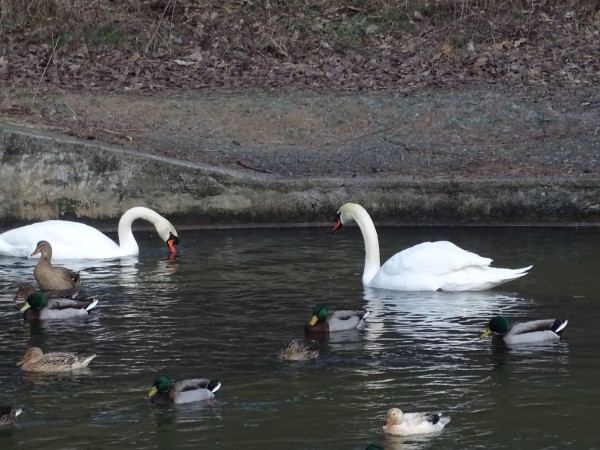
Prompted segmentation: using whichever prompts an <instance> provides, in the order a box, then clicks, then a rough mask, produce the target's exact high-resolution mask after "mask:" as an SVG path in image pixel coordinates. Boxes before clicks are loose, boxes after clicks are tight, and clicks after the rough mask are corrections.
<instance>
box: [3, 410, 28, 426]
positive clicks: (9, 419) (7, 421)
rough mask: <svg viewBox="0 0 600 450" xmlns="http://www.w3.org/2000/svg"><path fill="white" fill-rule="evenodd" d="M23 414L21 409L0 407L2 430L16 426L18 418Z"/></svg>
mask: <svg viewBox="0 0 600 450" xmlns="http://www.w3.org/2000/svg"><path fill="white" fill-rule="evenodd" d="M22 412H23V409H21V408H13V407H12V406H0V428H3V427H10V426H13V425H16V423H17V417H18V416H19V415H20V414H21V413H22Z"/></svg>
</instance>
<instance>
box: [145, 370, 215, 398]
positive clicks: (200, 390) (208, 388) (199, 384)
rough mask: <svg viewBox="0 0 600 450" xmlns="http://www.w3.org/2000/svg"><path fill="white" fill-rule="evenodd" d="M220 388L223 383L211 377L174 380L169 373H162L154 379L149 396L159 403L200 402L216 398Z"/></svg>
mask: <svg viewBox="0 0 600 450" xmlns="http://www.w3.org/2000/svg"><path fill="white" fill-rule="evenodd" d="M220 388H221V383H219V382H218V381H217V380H211V379H209V378H191V379H185V380H179V381H172V380H171V379H170V378H169V377H168V376H167V375H160V376H158V377H157V378H156V379H155V380H154V384H153V386H152V389H150V392H148V397H150V401H151V402H152V403H155V404H158V405H168V404H180V403H189V402H198V401H202V400H210V399H211V398H214V396H215V392H217V391H218V390H219V389H220Z"/></svg>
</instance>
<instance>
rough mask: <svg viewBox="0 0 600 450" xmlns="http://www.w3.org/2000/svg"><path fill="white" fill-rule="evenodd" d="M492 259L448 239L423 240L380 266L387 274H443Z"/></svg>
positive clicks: (479, 264) (482, 264)
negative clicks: (467, 249) (464, 248)
mask: <svg viewBox="0 0 600 450" xmlns="http://www.w3.org/2000/svg"><path fill="white" fill-rule="evenodd" d="M491 262H492V260H491V259H490V258H484V257H482V256H479V255H477V254H475V253H472V252H468V251H466V250H463V249H462V248H460V247H458V246H457V245H455V244H453V243H452V242H448V241H438V242H423V243H421V244H417V245H415V246H413V247H410V248H407V249H405V250H402V251H401V252H399V253H396V254H395V255H394V256H392V257H391V258H390V259H389V260H388V261H387V262H386V263H385V264H384V265H383V266H382V267H381V270H383V272H384V273H388V274H389V275H392V274H397V273H400V272H416V273H418V274H421V275H433V276H443V275H446V274H448V273H451V272H455V271H457V270H461V269H464V268H465V267H471V266H489V265H490V264H491Z"/></svg>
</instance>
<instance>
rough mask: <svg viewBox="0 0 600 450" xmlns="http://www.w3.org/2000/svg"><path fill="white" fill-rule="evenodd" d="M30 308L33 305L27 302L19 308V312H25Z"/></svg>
mask: <svg viewBox="0 0 600 450" xmlns="http://www.w3.org/2000/svg"><path fill="white" fill-rule="evenodd" d="M29 308H31V305H30V304H29V303H25V304H24V305H23V307H22V308H21V309H20V310H19V312H22V313H23V312H25V311H27V310H28V309H29Z"/></svg>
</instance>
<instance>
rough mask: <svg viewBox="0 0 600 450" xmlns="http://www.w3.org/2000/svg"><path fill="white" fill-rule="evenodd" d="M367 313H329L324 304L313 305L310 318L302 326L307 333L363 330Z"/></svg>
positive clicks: (358, 311)
mask: <svg viewBox="0 0 600 450" xmlns="http://www.w3.org/2000/svg"><path fill="white" fill-rule="evenodd" d="M368 316H369V311H363V310H339V311H330V310H329V307H328V306H327V305H325V304H324V303H320V304H318V305H315V306H314V307H313V309H312V317H311V319H310V320H309V321H308V322H307V323H306V325H305V326H304V331H306V332H307V333H324V334H326V333H335V332H336V331H345V330H352V329H355V328H359V329H360V328H364V326H365V319H366V318H367V317H368Z"/></svg>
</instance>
